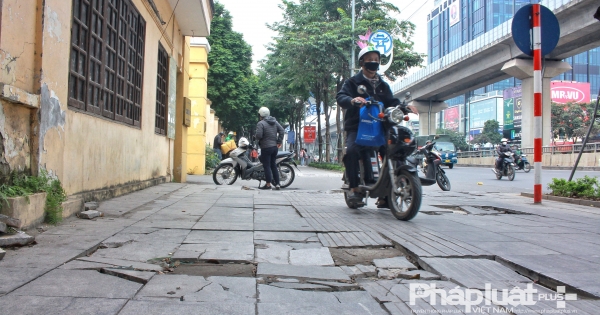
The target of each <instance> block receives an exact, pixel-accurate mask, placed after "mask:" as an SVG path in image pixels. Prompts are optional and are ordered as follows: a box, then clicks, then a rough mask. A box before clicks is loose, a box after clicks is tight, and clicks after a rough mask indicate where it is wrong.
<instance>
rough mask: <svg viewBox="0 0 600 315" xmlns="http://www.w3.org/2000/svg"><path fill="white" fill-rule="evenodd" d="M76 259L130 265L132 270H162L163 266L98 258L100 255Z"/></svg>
mask: <svg viewBox="0 0 600 315" xmlns="http://www.w3.org/2000/svg"><path fill="white" fill-rule="evenodd" d="M77 260H78V261H87V262H92V263H101V264H107V265H112V266H118V267H131V268H133V269H134V270H141V271H156V272H158V271H163V267H161V266H158V265H153V264H147V263H142V262H138V261H131V260H124V259H112V258H100V257H81V258H77Z"/></svg>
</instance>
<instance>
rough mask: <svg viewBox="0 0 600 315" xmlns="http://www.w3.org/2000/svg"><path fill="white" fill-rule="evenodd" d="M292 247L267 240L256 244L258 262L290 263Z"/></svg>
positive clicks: (255, 259) (256, 260)
mask: <svg viewBox="0 0 600 315" xmlns="http://www.w3.org/2000/svg"><path fill="white" fill-rule="evenodd" d="M291 250H292V247H290V246H288V245H285V244H278V243H275V242H265V243H264V244H257V245H256V246H255V251H256V257H255V258H254V261H255V262H257V263H272V264H289V263H290V251H291Z"/></svg>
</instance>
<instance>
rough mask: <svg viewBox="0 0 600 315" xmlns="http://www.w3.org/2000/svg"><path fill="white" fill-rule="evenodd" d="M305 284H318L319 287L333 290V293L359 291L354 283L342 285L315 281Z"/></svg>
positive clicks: (340, 283)
mask: <svg viewBox="0 0 600 315" xmlns="http://www.w3.org/2000/svg"><path fill="white" fill-rule="evenodd" d="M306 282H308V283H314V284H320V285H326V286H328V287H332V288H334V289H335V291H346V290H356V289H360V287H359V286H358V285H356V284H354V283H342V282H334V281H317V280H307V281H306Z"/></svg>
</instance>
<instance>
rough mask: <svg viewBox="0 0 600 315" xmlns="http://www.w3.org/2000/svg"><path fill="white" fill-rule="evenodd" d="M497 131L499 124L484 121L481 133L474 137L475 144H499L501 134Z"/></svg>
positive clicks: (494, 121)
mask: <svg viewBox="0 0 600 315" xmlns="http://www.w3.org/2000/svg"><path fill="white" fill-rule="evenodd" d="M498 130H500V123H498V121H497V120H488V121H486V122H485V123H484V124H483V131H482V132H481V133H480V134H478V135H477V136H475V139H474V141H475V143H487V142H489V143H491V144H498V143H500V140H502V134H500V133H499V132H498Z"/></svg>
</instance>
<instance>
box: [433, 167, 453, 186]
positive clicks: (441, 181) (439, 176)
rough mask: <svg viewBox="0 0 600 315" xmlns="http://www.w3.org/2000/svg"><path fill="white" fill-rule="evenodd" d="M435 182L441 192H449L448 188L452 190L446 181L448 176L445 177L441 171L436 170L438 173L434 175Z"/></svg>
mask: <svg viewBox="0 0 600 315" xmlns="http://www.w3.org/2000/svg"><path fill="white" fill-rule="evenodd" d="M436 181H437V184H438V186H440V188H441V189H442V190H443V191H450V188H452V186H451V185H450V180H449V179H448V176H446V174H444V173H442V170H438V173H437V175H436Z"/></svg>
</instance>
